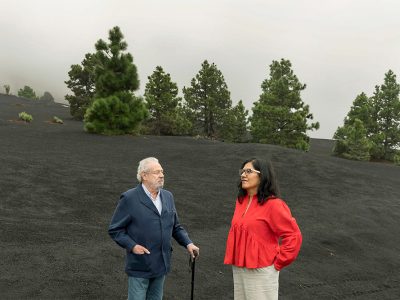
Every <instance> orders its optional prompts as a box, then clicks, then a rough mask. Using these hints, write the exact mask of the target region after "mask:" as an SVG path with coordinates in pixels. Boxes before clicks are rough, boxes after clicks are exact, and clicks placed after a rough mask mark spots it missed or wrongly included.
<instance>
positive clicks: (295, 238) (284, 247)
mask: <svg viewBox="0 0 400 300" xmlns="http://www.w3.org/2000/svg"><path fill="white" fill-rule="evenodd" d="M272 201H273V202H274V203H273V204H272V207H271V210H270V216H269V224H270V226H271V228H272V230H273V231H274V232H275V234H276V235H277V236H278V238H280V239H281V242H280V246H279V253H278V255H277V256H276V258H275V261H274V266H275V269H277V270H278V271H279V270H281V269H282V268H283V267H285V266H288V265H289V264H290V263H292V262H293V261H294V260H295V259H296V257H297V255H298V254H299V251H300V247H301V243H302V235H301V232H300V228H299V226H298V225H297V223H296V220H295V219H294V218H293V217H292V214H291V212H290V209H289V207H288V206H287V205H286V204H285V202H283V201H282V200H272Z"/></svg>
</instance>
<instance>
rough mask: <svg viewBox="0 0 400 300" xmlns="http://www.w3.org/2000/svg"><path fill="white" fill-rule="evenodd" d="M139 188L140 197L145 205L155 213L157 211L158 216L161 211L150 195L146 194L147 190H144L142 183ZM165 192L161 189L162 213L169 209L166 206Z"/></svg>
mask: <svg viewBox="0 0 400 300" xmlns="http://www.w3.org/2000/svg"><path fill="white" fill-rule="evenodd" d="M138 189H139V190H140V192H141V193H140V194H141V195H140V197H139V201H140V202H141V203H142V204H143V205H144V206H146V207H147V208H149V209H150V210H152V211H153V212H154V213H156V214H157V215H158V216H159V215H160V214H159V213H158V210H157V208H156V206H155V205H154V203H153V202H152V200H151V199H150V198H149V196H147V194H146V192H145V191H144V189H143V186H142V184H141V183H140V184H139V185H138ZM163 196H164V193H163V190H162V189H161V190H160V199H161V204H162V210H161V215H163V214H164V213H165V212H166V211H167V206H166V204H165V201H164V197H163Z"/></svg>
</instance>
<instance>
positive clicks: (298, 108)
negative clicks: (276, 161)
mask: <svg viewBox="0 0 400 300" xmlns="http://www.w3.org/2000/svg"><path fill="white" fill-rule="evenodd" d="M291 67H292V64H291V63H290V61H289V60H285V59H281V61H280V62H278V61H273V62H272V64H271V65H270V78H269V79H266V80H264V82H263V83H262V85H261V88H262V91H263V92H262V94H261V95H260V99H259V100H258V101H257V102H255V103H254V107H253V115H252V117H251V118H250V122H251V127H250V129H251V135H252V137H253V140H254V141H255V142H260V143H268V144H275V145H281V146H285V147H289V148H296V149H301V150H308V149H309V137H308V136H307V135H306V132H307V131H308V130H313V129H318V128H319V123H318V122H316V123H311V124H308V121H309V120H312V119H313V115H312V114H311V113H310V112H309V106H308V105H305V104H304V102H303V101H302V100H301V97H300V93H301V91H303V90H304V89H305V88H306V85H305V84H304V85H303V84H302V83H300V81H299V80H298V78H297V76H296V75H295V74H294V73H293V70H292V69H291Z"/></svg>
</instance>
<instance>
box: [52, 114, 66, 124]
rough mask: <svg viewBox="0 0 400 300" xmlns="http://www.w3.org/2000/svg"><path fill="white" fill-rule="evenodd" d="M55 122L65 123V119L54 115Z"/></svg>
mask: <svg viewBox="0 0 400 300" xmlns="http://www.w3.org/2000/svg"><path fill="white" fill-rule="evenodd" d="M52 121H53V123H57V124H64V121H63V120H61V119H60V118H59V117H56V116H54V117H53V120H52Z"/></svg>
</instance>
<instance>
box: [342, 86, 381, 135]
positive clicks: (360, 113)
mask: <svg viewBox="0 0 400 300" xmlns="http://www.w3.org/2000/svg"><path fill="white" fill-rule="evenodd" d="M372 111H373V105H372V102H371V99H370V98H368V96H367V95H366V94H365V93H361V94H360V95H357V97H356V99H354V101H353V105H352V106H351V108H350V111H349V113H348V114H347V117H346V118H345V120H344V124H353V123H354V121H355V119H359V120H360V121H361V122H362V123H363V125H364V127H365V129H366V130H367V132H371V130H372V128H373V126H374V125H373V124H374V121H373V117H372Z"/></svg>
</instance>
